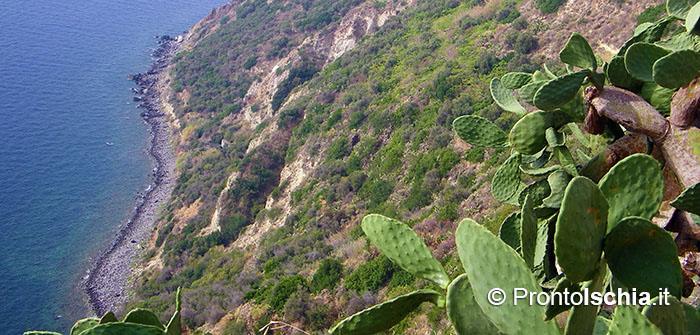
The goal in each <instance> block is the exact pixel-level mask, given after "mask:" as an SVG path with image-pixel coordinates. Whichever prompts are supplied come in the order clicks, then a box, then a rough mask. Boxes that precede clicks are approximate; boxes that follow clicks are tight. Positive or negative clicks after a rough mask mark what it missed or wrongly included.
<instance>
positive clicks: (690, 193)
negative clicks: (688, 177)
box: [671, 183, 700, 215]
mask: <svg viewBox="0 0 700 335" xmlns="http://www.w3.org/2000/svg"><path fill="white" fill-rule="evenodd" d="M671 206H673V207H676V208H678V209H680V210H684V211H686V212H690V213H694V214H697V215H700V183H698V184H695V185H693V186H691V187H688V188H687V189H686V190H685V191H683V193H682V194H681V195H680V196H678V198H676V200H673V202H671Z"/></svg>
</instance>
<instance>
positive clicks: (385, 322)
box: [329, 290, 442, 335]
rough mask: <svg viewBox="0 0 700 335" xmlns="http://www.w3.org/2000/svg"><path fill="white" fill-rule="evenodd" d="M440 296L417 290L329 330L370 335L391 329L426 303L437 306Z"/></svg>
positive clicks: (344, 334)
mask: <svg viewBox="0 0 700 335" xmlns="http://www.w3.org/2000/svg"><path fill="white" fill-rule="evenodd" d="M441 297H442V295H440V293H437V292H435V291H433V290H418V291H414V292H411V293H409V294H405V295H402V296H399V297H396V298H394V299H392V300H389V301H386V302H384V303H381V304H379V305H375V306H372V307H370V308H367V309H365V310H362V311H360V312H357V313H355V314H353V315H351V316H350V317H348V318H346V319H345V320H343V321H341V322H340V323H338V324H337V325H335V327H333V328H331V329H330V330H329V333H331V334H333V335H365V334H366V335H370V334H376V333H379V332H382V331H385V330H388V329H389V328H391V327H393V326H394V325H396V324H397V323H399V322H401V320H403V319H404V318H405V317H406V316H407V315H408V314H409V313H411V312H413V311H414V310H415V309H416V308H418V306H420V304H422V303H423V302H426V301H430V302H432V303H435V304H437V301H438V299H440V298H441Z"/></svg>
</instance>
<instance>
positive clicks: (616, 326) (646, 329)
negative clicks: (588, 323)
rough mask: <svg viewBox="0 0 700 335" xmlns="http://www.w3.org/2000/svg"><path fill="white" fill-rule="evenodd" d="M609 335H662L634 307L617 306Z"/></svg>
mask: <svg viewBox="0 0 700 335" xmlns="http://www.w3.org/2000/svg"><path fill="white" fill-rule="evenodd" d="M608 334H610V335H630V334H634V335H663V333H662V332H661V330H660V329H659V328H657V327H656V326H654V325H653V324H652V323H651V322H650V321H649V319H647V318H646V317H645V316H644V315H642V313H640V312H638V311H637V309H636V308H635V307H634V306H627V305H617V307H615V312H614V314H613V319H612V322H611V323H610V331H609V332H608Z"/></svg>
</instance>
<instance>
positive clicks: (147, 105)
mask: <svg viewBox="0 0 700 335" xmlns="http://www.w3.org/2000/svg"><path fill="white" fill-rule="evenodd" d="M181 43H182V37H179V36H178V37H176V38H172V37H170V36H167V35H166V36H162V37H161V38H160V39H159V40H158V47H157V48H156V49H155V50H154V51H153V53H152V56H153V57H154V61H153V63H152V64H151V67H150V68H149V70H148V71H147V72H146V73H138V74H135V75H132V76H129V80H133V81H134V83H135V84H136V86H137V88H133V89H132V90H133V92H134V93H135V94H136V96H135V97H134V101H136V102H138V103H139V105H138V108H140V109H141V110H142V112H141V117H142V118H143V119H144V121H145V122H146V123H147V124H148V125H149V127H150V144H149V148H148V153H149V156H150V159H152V160H153V161H154V165H155V167H154V169H153V173H152V176H151V181H150V183H149V184H148V187H147V188H146V190H145V191H144V192H143V193H142V195H141V197H140V199H139V201H138V203H137V204H136V207H135V209H134V211H133V212H132V214H131V215H130V217H129V219H128V221H127V222H126V223H125V224H124V225H123V227H122V229H121V230H120V231H119V233H118V234H117V236H116V238H115V240H114V242H113V243H112V245H111V246H110V247H109V248H107V249H106V250H105V251H103V252H102V253H101V254H100V256H99V257H98V258H97V261H96V262H95V264H94V265H93V266H92V267H91V269H90V271H89V273H88V275H87V276H86V277H85V280H84V281H83V288H84V290H85V292H86V293H87V296H88V303H89V306H90V307H91V308H92V311H93V312H94V313H95V314H96V315H98V316H101V315H103V314H104V313H106V312H108V311H113V312H119V311H121V308H122V307H123V306H124V304H125V303H126V300H127V292H128V291H129V285H130V279H131V278H132V276H133V275H134V274H136V271H135V269H134V266H133V263H134V262H135V261H136V260H137V257H139V256H140V254H141V252H142V251H143V250H142V247H141V245H142V242H144V241H146V240H148V239H149V238H150V237H151V234H152V232H153V228H154V225H155V223H156V221H157V219H158V216H159V214H160V213H159V212H160V206H161V205H162V204H165V203H166V202H167V201H168V199H169V198H170V195H171V193H172V190H173V188H174V184H175V176H174V170H175V159H176V158H175V154H174V153H173V152H172V148H171V142H172V131H171V127H170V124H169V118H170V117H169V116H168V115H167V113H165V112H163V110H162V109H163V106H162V100H161V98H162V94H164V92H162V91H161V89H160V85H159V84H160V83H161V82H162V80H163V77H164V76H165V75H166V74H167V73H165V71H164V70H165V69H166V68H167V67H168V65H170V61H171V60H172V58H173V57H174V56H175V54H176V53H177V52H178V51H179V48H180V45H181Z"/></svg>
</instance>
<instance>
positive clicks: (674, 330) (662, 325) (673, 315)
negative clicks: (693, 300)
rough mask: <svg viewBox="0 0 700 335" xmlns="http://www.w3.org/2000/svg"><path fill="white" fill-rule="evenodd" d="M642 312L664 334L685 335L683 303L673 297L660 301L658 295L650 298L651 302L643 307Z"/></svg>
mask: <svg viewBox="0 0 700 335" xmlns="http://www.w3.org/2000/svg"><path fill="white" fill-rule="evenodd" d="M664 300H665V299H664ZM662 303H663V304H662ZM642 314H644V316H646V317H647V319H649V321H651V323H652V324H654V325H655V326H656V327H658V328H659V329H661V332H663V333H664V335H686V322H685V311H684V310H683V304H682V303H681V302H680V301H678V299H676V298H675V297H670V296H669V297H668V301H660V298H659V297H658V296H657V297H656V298H654V299H651V304H650V305H647V306H645V307H644V310H642Z"/></svg>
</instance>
